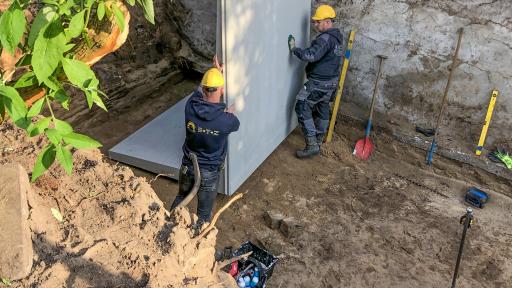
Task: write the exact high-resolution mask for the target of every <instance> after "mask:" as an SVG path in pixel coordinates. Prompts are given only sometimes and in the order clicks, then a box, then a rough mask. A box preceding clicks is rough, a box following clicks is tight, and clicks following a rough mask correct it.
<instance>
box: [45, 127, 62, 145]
mask: <svg viewBox="0 0 512 288" xmlns="http://www.w3.org/2000/svg"><path fill="white" fill-rule="evenodd" d="M46 137H48V140H50V142H52V143H53V144H55V145H58V144H60V141H62V135H60V133H59V131H57V129H52V128H50V129H47V130H46Z"/></svg>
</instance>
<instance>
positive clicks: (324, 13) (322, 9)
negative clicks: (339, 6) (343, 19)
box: [311, 5, 336, 21]
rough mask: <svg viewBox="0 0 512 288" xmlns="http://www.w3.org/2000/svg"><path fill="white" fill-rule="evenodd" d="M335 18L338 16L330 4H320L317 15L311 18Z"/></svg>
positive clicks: (316, 19) (317, 19)
mask: <svg viewBox="0 0 512 288" xmlns="http://www.w3.org/2000/svg"><path fill="white" fill-rule="evenodd" d="M334 18H336V12H334V9H333V8H332V7H331V6H329V5H320V6H318V8H316V12H315V15H313V17H311V19H313V20H315V21H319V20H325V19H334Z"/></svg>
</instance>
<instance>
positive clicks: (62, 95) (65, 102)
mask: <svg viewBox="0 0 512 288" xmlns="http://www.w3.org/2000/svg"><path fill="white" fill-rule="evenodd" d="M52 96H53V98H54V99H55V100H57V102H59V103H60V104H61V105H62V107H63V108H64V109H66V110H69V100H70V99H71V97H69V96H68V94H66V91H64V90H63V89H59V90H57V91H55V93H54V94H53V95H52Z"/></svg>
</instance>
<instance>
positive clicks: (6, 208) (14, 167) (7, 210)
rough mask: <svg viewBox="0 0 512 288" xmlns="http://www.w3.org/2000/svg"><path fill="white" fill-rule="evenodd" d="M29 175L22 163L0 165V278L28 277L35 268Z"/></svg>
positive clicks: (15, 278)
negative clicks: (33, 267)
mask: <svg viewBox="0 0 512 288" xmlns="http://www.w3.org/2000/svg"><path fill="white" fill-rule="evenodd" d="M29 191H30V184H29V182H28V176H27V172H26V171H25V169H23V167H21V166H20V165H19V164H6V165H3V166H0V231H2V233H0V251H2V258H1V260H0V276H1V277H6V278H9V279H11V280H18V279H21V278H24V277H26V276H27V275H28V274H29V272H30V270H31V269H32V258H33V251H32V239H31V235H30V229H29V225H28V220H27V219H28V204H27V193H29Z"/></svg>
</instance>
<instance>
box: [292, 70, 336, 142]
mask: <svg viewBox="0 0 512 288" xmlns="http://www.w3.org/2000/svg"><path fill="white" fill-rule="evenodd" d="M336 88H338V79H333V80H329V81H317V80H312V79H311V80H309V81H308V82H306V84H304V87H303V88H302V89H301V90H300V92H299V94H297V103H296V104H295V112H297V118H298V120H299V125H300V127H301V128H302V131H303V132H304V136H305V137H315V136H316V135H317V134H325V133H326V132H327V128H328V127H329V117H330V107H329V101H330V100H331V98H332V95H333V93H334V92H335V91H336Z"/></svg>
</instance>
